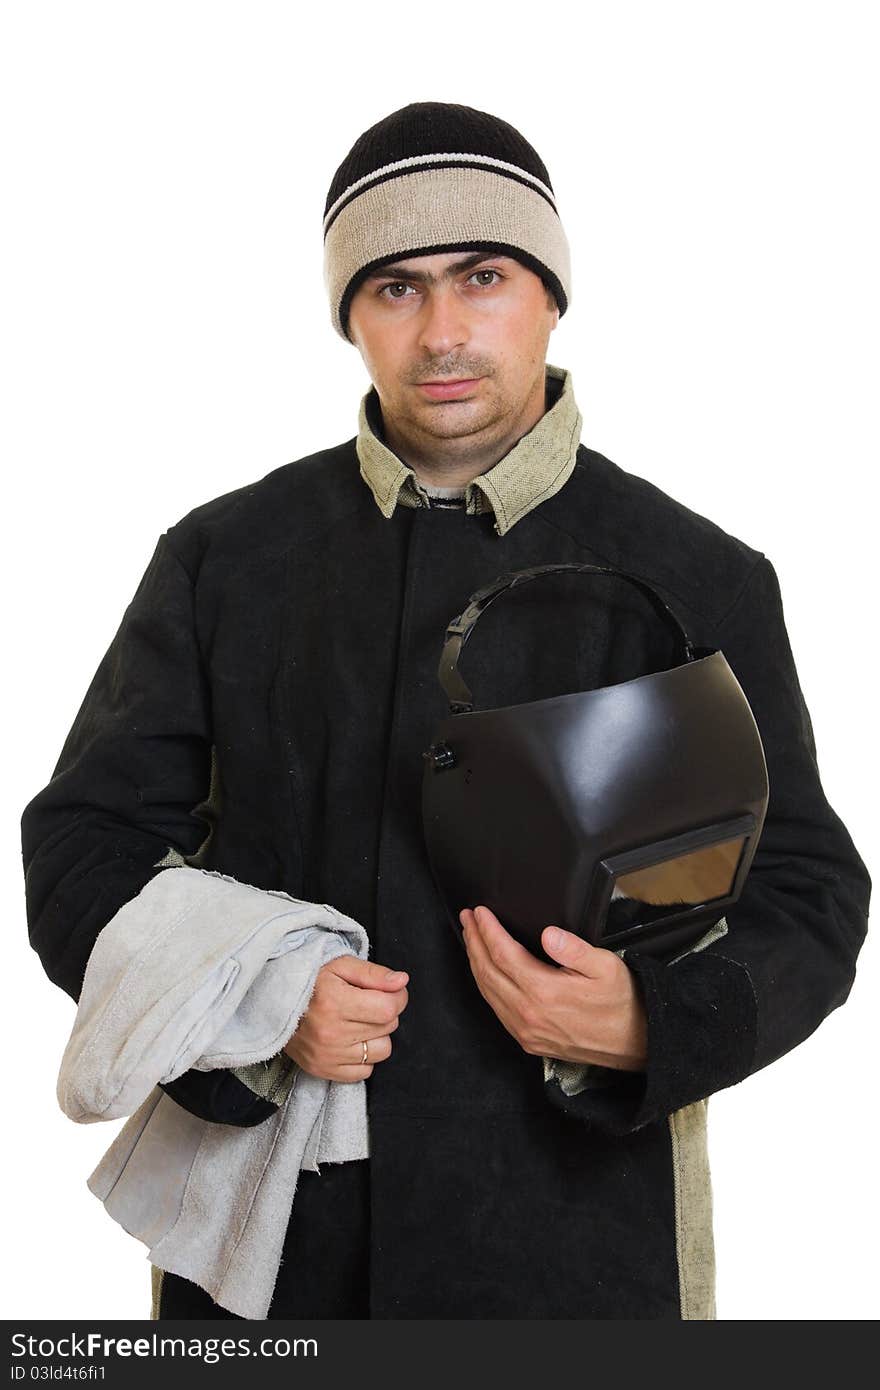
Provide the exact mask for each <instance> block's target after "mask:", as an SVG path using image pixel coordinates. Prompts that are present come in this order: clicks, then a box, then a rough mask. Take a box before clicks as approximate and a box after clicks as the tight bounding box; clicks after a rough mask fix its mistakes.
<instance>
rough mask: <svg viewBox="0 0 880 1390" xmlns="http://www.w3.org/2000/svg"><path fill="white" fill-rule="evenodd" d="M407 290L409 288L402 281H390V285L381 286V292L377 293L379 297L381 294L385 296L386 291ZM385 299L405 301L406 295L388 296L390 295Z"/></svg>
mask: <svg viewBox="0 0 880 1390" xmlns="http://www.w3.org/2000/svg"><path fill="white" fill-rule="evenodd" d="M409 288H410V287H409V285H407V284H406V283H405V282H404V281H403V280H392V281H391V283H390V284H388V285H383V286H382V288H381V290H380V291H379V293H380V295H381V294H385V291H386V290H398V289H403V290H407V289H409ZM387 298H388V299H405V298H406V295H405V294H390V295H388V296H387Z"/></svg>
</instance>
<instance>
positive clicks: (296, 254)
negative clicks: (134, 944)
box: [0, 0, 880, 1320]
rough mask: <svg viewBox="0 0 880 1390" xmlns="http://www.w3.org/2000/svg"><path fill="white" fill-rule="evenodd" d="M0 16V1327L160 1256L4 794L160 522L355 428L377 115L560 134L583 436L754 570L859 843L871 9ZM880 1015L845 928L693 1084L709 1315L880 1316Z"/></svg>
mask: <svg viewBox="0 0 880 1390" xmlns="http://www.w3.org/2000/svg"><path fill="white" fill-rule="evenodd" d="M304 12H305V14H306V15H308V14H315V13H317V14H319V16H321V15H322V16H323V18H321V17H319V18H318V20H317V23H314V27H303V26H304V22H305V24H306V25H307V26H308V24H309V22H310V21H309V20H308V19H306V20H305V21H304V20H303V14H304ZM4 16H5V17H4V21H3V30H4V32H3V34H2V44H0V51H2V54H3V56H2V59H0V65H2V67H0V102H2V110H0V116H2V129H3V131H4V136H5V139H4V149H3V171H2V172H3V190H4V193H5V194H6V198H5V200H4V201H5V202H6V211H5V213H4V218H3V223H4V225H3V229H2V233H0V235H2V236H3V240H4V243H5V245H4V247H3V254H2V266H3V272H4V287H3V313H2V317H3V326H2V354H3V356H2V363H0V367H2V382H3V388H4V395H5V396H6V405H5V407H4V413H3V425H2V428H3V462H4V465H5V467H4V493H5V496H4V501H5V504H6V506H5V518H6V521H5V527H4V532H5V535H4V541H5V543H4V546H3V563H4V566H5V567H6V578H5V596H6V605H5V607H6V620H5V633H4V643H3V645H4V649H5V655H6V658H7V664H6V679H5V683H4V687H3V699H4V705H5V709H4V719H3V728H4V733H5V738H4V744H5V756H4V778H3V785H4V791H3V827H2V828H3V834H2V838H0V844H2V852H3V880H2V891H3V908H4V921H5V928H6V932H5V938H4V953H5V958H4V966H5V969H4V972H3V973H4V977H5V982H6V986H7V989H6V998H5V1004H4V1008H3V1020H4V1025H5V1027H6V1028H7V1029H8V1037H7V1040H6V1043H5V1047H4V1053H3V1056H4V1073H5V1075H4V1082H3V1091H4V1099H3V1110H4V1116H5V1120H4V1128H5V1134H6V1138H5V1143H4V1146H3V1151H4V1173H3V1181H4V1199H5V1200H4V1207H5V1230H4V1237H5V1240H4V1247H5V1258H4V1261H3V1264H4V1276H5V1277H6V1278H7V1279H8V1288H7V1289H6V1292H5V1293H4V1296H3V1310H4V1315H5V1316H6V1317H7V1318H28V1319H37V1318H86V1317H91V1318H96V1317H144V1318H146V1317H148V1316H149V1266H148V1262H147V1260H146V1258H145V1249H144V1247H142V1246H141V1245H139V1244H138V1243H137V1242H136V1241H134V1240H133V1239H132V1238H131V1237H129V1236H127V1235H125V1234H124V1233H123V1232H122V1230H121V1229H120V1228H118V1227H117V1226H116V1225H115V1224H114V1223H113V1222H112V1221H111V1219H110V1218H109V1217H108V1216H107V1215H106V1213H105V1212H104V1211H103V1208H102V1207H101V1206H100V1204H99V1203H98V1202H97V1200H96V1199H95V1198H94V1197H93V1196H92V1195H91V1194H90V1193H89V1192H88V1190H87V1188H86V1185H85V1184H86V1178H87V1176H88V1174H89V1173H90V1172H91V1170H92V1168H93V1167H94V1165H95V1163H96V1162H97V1160H98V1158H99V1157H100V1155H101V1154H102V1153H103V1152H104V1151H105V1149H106V1148H107V1146H108V1145H109V1143H110V1140H111V1138H112V1136H113V1134H115V1132H116V1129H117V1128H118V1124H114V1125H96V1126H92V1127H77V1126H75V1125H73V1124H72V1123H71V1122H70V1121H69V1120H67V1119H66V1118H65V1117H64V1116H63V1115H62V1113H61V1111H60V1110H59V1109H58V1107H57V1103H56V1100H55V1092H54V1087H55V1078H56V1075H57V1069H58V1064H59V1061H60V1056H61V1052H62V1050H63V1047H64V1044H65V1042H66V1040H67V1036H68V1034H69V1031H70V1027H71V1024H72V1020H73V1012H74V1006H73V1003H72V1001H71V1000H70V999H69V998H68V997H67V996H66V995H64V994H62V993H61V992H60V991H59V990H57V989H56V988H55V987H54V986H53V985H51V984H50V983H49V981H48V980H47V978H46V977H45V976H44V974H43V973H42V968H41V966H40V963H39V961H38V959H37V957H36V955H35V954H34V953H33V952H32V951H31V950H30V948H29V947H28V945H27V934H26V921H25V913H24V890H23V878H22V874H21V858H20V848H19V847H20V839H19V824H18V822H19V817H20V814H21V811H22V809H23V807H24V805H25V803H26V801H28V800H29V799H30V797H31V796H33V795H34V794H35V793H36V792H37V791H38V790H40V789H41V788H42V786H43V785H44V784H45V783H46V781H48V779H49V777H50V775H51V773H52V770H53V767H54V764H55V761H56V758H57V756H58V754H59V752H60V749H61V745H62V743H63V740H64V737H65V735H66V733H67V730H68V729H69V727H70V725H71V723H72V721H73V718H74V716H75V714H76V712H77V709H78V708H79V704H80V702H81V700H82V697H83V695H84V693H85V690H86V687H87V685H88V683H89V681H90V679H91V676H92V674H93V672H94V670H95V668H96V666H97V664H98V662H99V660H100V658H101V656H102V654H103V652H104V650H105V649H106V647H107V645H108V644H109V642H110V639H111V638H112V636H113V634H114V632H115V630H116V628H117V626H118V623H119V621H120V619H121V617H122V613H123V610H124V608H125V606H126V604H127V602H128V600H129V598H130V597H131V595H132V593H133V592H134V588H135V585H136V583H137V581H138V579H139V578H140V575H141V574H142V572H143V570H144V568H145V566H146V563H147V560H148V559H149V557H150V554H151V553H152V550H153V547H154V545H155V541H156V538H157V537H158V535H159V533H160V532H161V531H162V530H164V529H165V528H166V527H167V526H169V525H171V524H172V523H173V522H174V521H176V520H178V519H179V518H180V517H181V516H183V515H184V514H185V513H186V512H187V511H188V510H189V509H190V508H192V507H194V506H196V505H197V504H199V503H200V502H203V501H206V500H208V498H211V497H215V496H217V495H219V494H221V493H224V492H226V491H229V490H230V489H232V488H236V487H239V486H242V485H243V484H245V483H248V482H251V481H254V480H256V479H259V478H260V477H262V476H263V475H264V474H265V473H267V472H269V471H270V470H271V469H273V468H276V467H278V466H279V465H281V464H284V463H287V462H288V461H290V460H292V459H296V458H299V457H302V456H303V455H305V454H308V453H309V452H311V451H313V450H315V449H319V448H323V447H326V446H328V445H331V444H336V443H339V442H341V441H343V440H345V439H348V438H350V437H351V436H352V435H353V434H354V433H355V431H356V423H357V418H356V417H357V406H358V402H359V399H360V397H361V395H362V394H363V393H364V391H365V390H366V389H367V388H368V387H369V384H370V383H369V379H368V378H367V375H366V370H365V368H364V366H363V364H362V362H361V359H360V357H359V356H358V353H357V350H356V349H355V348H354V347H352V346H350V345H346V344H344V343H343V342H342V340H341V339H340V338H338V337H337V336H336V335H335V334H334V332H333V330H332V328H331V326H330V320H329V311H328V307H327V303H326V299H325V292H324V287H323V280H322V266H321V255H322V241H321V220H322V215H323V208H324V201H325V197H326V193H327V189H328V187H329V183H330V180H331V178H332V175H333V173H334V171H335V169H336V167H337V165H338V164H339V163H340V161H341V160H342V158H343V157H344V155H345V154H346V152H347V151H348V149H349V148H350V146H351V145H352V143H353V142H354V140H355V139H356V138H357V136H358V135H359V134H360V133H361V131H363V130H365V129H366V128H367V127H368V126H370V125H372V124H373V123H374V122H375V121H377V120H379V119H380V118H382V117H383V116H385V115H387V114H388V113H389V112H391V111H393V110H395V109H396V108H398V107H400V106H402V105H404V104H406V103H407V102H410V101H418V100H435V101H455V102H461V103H464V104H467V105H471V106H476V107H479V108H480V109H482V110H487V111H491V112H493V113H494V114H496V115H499V116H502V117H503V118H504V119H506V120H508V121H510V122H512V123H513V124H514V125H515V126H517V127H518V128H519V129H520V130H521V131H522V132H523V134H524V135H525V136H526V138H527V139H529V140H530V141H531V142H532V143H533V144H534V145H535V147H536V148H537V150H538V151H539V152H540V154H541V155H542V157H543V159H544V160H545V163H546V164H547V166H548V168H549V171H550V176H551V179H552V182H553V185H554V188H555V190H556V193H557V198H558V203H559V208H560V213H561V217H562V220H563V224H564V226H565V228H566V231H567V234H568V237H569V240H570V243H571V248H572V257H573V297H572V303H571V307H570V309H569V312H568V314H567V315H566V316H565V318H564V319H563V320H562V323H561V325H560V327H559V328H558V329H557V331H556V333H555V334H554V335H553V337H552V338H551V341H550V351H549V360H550V361H551V362H554V363H557V364H560V365H563V366H566V367H568V368H569V369H570V370H571V372H572V376H573V381H574V387H575V393H576V397H577V400H578V403H579V405H580V408H581V410H582V412H583V416H584V427H583V436H582V437H583V440H584V442H585V443H586V444H588V445H589V446H591V447H593V448H595V449H598V450H600V451H601V452H603V453H605V454H607V455H608V456H609V457H610V458H612V459H613V460H614V461H615V462H616V463H618V464H619V465H620V466H621V467H623V468H625V469H627V470H629V471H630V472H634V473H637V474H640V475H642V476H644V477H646V478H649V479H650V480H651V481H652V482H654V483H656V484H657V485H658V486H660V487H661V488H663V489H664V490H665V491H666V492H668V493H670V494H671V495H672V496H673V497H676V498H678V499H679V500H680V501H682V502H684V503H685V504H686V505H687V506H688V507H690V508H691V509H692V510H694V511H697V512H700V513H702V514H704V515H706V516H708V517H710V518H711V519H712V520H713V521H715V522H717V523H718V524H720V525H721V526H722V527H723V528H724V529H725V530H727V531H728V532H730V533H732V534H733V535H735V536H738V537H740V538H741V539H743V540H745V541H746V542H747V543H748V544H749V545H751V546H754V547H755V548H757V549H759V550H763V551H764V552H765V553H766V554H767V555H768V556H769V558H770V559H771V561H772V562H773V564H774V566H775V568H776V570H777V573H778V575H779V579H780V583H781V586H782V593H783V600H784V603H785V611H786V618H787V624H788V630H789V634H790V638H791V642H792V647H793V650H794V654H795V659H796V662H797V665H798V670H799V673H800V677H801V683H802V686H803V690H804V694H805V697H806V700H807V704H808V706H809V709H810V712H811V715H812V719H813V724H814V729H815V734H816V741H817V746H818V755H819V765H820V770H821V773H822V779H823V785H824V787H825V791H826V794H827V796H828V798H829V800H830V802H831V804H832V806H834V808H835V809H836V810H837V812H838V814H839V815H840V816H841V817H842V819H843V820H844V822H845V823H846V825H847V827H848V829H849V830H850V833H851V835H852V837H853V840H854V841H855V843H856V846H857V848H858V849H859V851H860V853H861V854H862V856H863V858H864V859H865V860H866V862H867V864H868V867H869V869H871V868H872V864H876V862H877V855H876V849H877V845H876V836H875V830H874V827H875V823H876V809H875V803H876V788H875V787H874V786H873V785H872V779H874V780H875V779H876V774H877V767H876V760H875V756H874V749H875V747H876V743H877V723H876V701H877V693H876V662H875V650H876V642H877V601H876V586H875V573H876V559H877V556H876V549H877V538H876V525H875V517H874V512H873V485H874V482H875V474H876V471H877V463H878V425H877V372H878V348H877V342H878V337H877V323H878V312H880V296H878V270H877V246H878V245H880V226H878V216H877V179H876V154H877V116H878V110H877V97H876V89H877V84H876V71H877V62H878V43H877V10H876V7H874V6H872V5H870V4H865V5H860V4H854V3H841V0H836V3H834V4H831V3H823V4H810V3H790V4H786V3H778V2H777V3H774V2H773V0H761V3H758V4H756V3H743V0H738V3H736V4H733V3H722V4H719V3H663V4H659V5H658V4H653V3H651V4H648V3H619V4H616V5H610V4H590V3H586V4H585V3H580V4H578V5H573V4H570V5H566V4H556V5H554V6H552V7H545V8H538V7H528V8H522V9H520V8H519V7H518V6H516V5H510V4H507V5H504V6H501V7H497V8H490V9H489V10H484V9H483V8H482V7H474V8H473V9H470V8H469V7H464V8H462V7H450V8H449V9H448V10H446V11H444V10H442V9H440V10H438V9H436V7H429V8H428V9H426V8H425V7H417V6H391V5H388V4H382V3H373V4H372V5H370V6H369V7H364V8H363V9H362V10H360V11H359V13H358V14H357V15H349V14H347V13H346V14H343V12H342V11H340V10H338V9H337V8H335V7H330V6H325V7H323V8H322V7H311V6H309V7H301V6H299V5H297V4H293V3H290V4H277V3H260V4H244V3H240V4H228V3H218V0H212V3H210V4H208V3H194V2H193V0H174V3H167V2H166V0H151V3H149V4H146V3H118V2H117V3H108V4H96V3H86V2H85V0H80V2H79V3H78V4H76V5H68V4H47V3H38V2H37V3H35V0H30V2H29V3H19V4H17V5H16V4H10V5H7V6H6V7H5V10H4ZM312 22H314V21H312ZM645 543H646V545H649V544H650V537H645ZM758 636H760V635H759V634H758ZM872 813H873V814H872ZM878 1007H880V994H878V982H877V952H876V945H875V944H874V943H871V942H869V944H868V945H867V946H866V947H865V949H864V951H863V954H862V957H861V959H860V965H859V974H858V978H857V980H856V984H855V986H854V989H853V992H852V994H851V996H850V999H849V1001H848V1002H847V1004H846V1005H845V1006H844V1008H842V1009H840V1010H838V1011H837V1012H836V1013H835V1014H833V1015H832V1016H831V1017H830V1018H829V1019H828V1020H827V1021H826V1022H825V1023H824V1024H823V1025H822V1027H821V1028H820V1029H819V1031H818V1032H817V1033H816V1034H814V1035H813V1037H811V1038H810V1039H809V1040H808V1041H807V1042H805V1043H804V1044H803V1045H802V1046H801V1047H799V1048H798V1049H797V1050H796V1051H795V1052H793V1053H791V1054H790V1055H789V1056H788V1057H786V1058H784V1059H782V1060H781V1061H780V1062H778V1063H776V1064H775V1065H773V1066H772V1067H770V1068H768V1069H767V1070H766V1071H764V1072H763V1073H761V1074H759V1075H756V1076H754V1077H752V1078H750V1079H748V1080H747V1081H746V1082H744V1083H743V1084H742V1085H740V1086H738V1087H736V1088H735V1089H733V1090H731V1091H727V1092H723V1093H721V1094H719V1095H718V1096H717V1097H715V1098H713V1100H712V1102H711V1104H710V1145H711V1157H712V1164H713V1179H714V1189H715V1201H716V1243H717V1254H718V1315H719V1318H720V1319H725V1320H731V1319H774V1320H775V1319H867V1318H873V1317H875V1316H876V1314H877V1301H876V1294H875V1292H874V1290H873V1288H872V1285H873V1279H874V1274H875V1268H876V1265H875V1258H874V1250H875V1247H876V1241H877V1228H876V1207H875V1203H874V1192H875V1189H876V1185H877V1183H876V1134H875V1120H874V1114H875V1112H876V1103H875V1097H876V1089H877V1062H876V1043H875V1039H876V1029H875V1027H874V1023H875V1018H876V1014H877V1010H878ZM118 1123H121V1122H118Z"/></svg>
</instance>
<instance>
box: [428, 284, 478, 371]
mask: <svg viewBox="0 0 880 1390" xmlns="http://www.w3.org/2000/svg"><path fill="white" fill-rule="evenodd" d="M469 337H470V327H469V325H468V315H467V309H466V306H465V305H464V304H462V303H461V300H460V299H459V298H458V296H457V295H456V294H455V292H454V291H453V290H440V291H438V292H437V293H436V294H432V295H429V296H428V299H427V303H426V305H425V309H424V313H423V322H422V325H421V332H420V334H419V345H420V346H421V347H424V348H425V349H426V350H427V351H428V352H429V353H430V354H431V356H432V357H443V356H444V355H445V354H446V353H449V352H453V351H454V350H455V348H458V347H461V346H462V345H463V344H465V343H466V342H467V341H468V339H469Z"/></svg>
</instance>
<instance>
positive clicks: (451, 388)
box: [419, 376, 483, 401]
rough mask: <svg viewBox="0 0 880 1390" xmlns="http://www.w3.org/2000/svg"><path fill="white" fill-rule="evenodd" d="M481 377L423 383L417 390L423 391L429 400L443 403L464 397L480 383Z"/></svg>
mask: <svg viewBox="0 0 880 1390" xmlns="http://www.w3.org/2000/svg"><path fill="white" fill-rule="evenodd" d="M482 379H483V378H482V377H479V376H472V377H463V378H460V379H459V380H457V381H453V380H444V381H423V382H420V383H419V390H420V391H424V393H425V395H426V396H428V397H430V399H431V400H436V401H444V400H451V399H454V398H455V397H457V396H466V395H468V393H469V392H471V391H472V390H473V389H474V387H475V386H477V385H478V384H479V383H480V382H481V381H482Z"/></svg>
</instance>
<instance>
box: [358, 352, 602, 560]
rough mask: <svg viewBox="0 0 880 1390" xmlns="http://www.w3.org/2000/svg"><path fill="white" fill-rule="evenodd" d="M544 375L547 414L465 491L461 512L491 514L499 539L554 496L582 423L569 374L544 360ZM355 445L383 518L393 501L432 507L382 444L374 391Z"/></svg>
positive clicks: (573, 453)
mask: <svg viewBox="0 0 880 1390" xmlns="http://www.w3.org/2000/svg"><path fill="white" fill-rule="evenodd" d="M546 374H547V394H548V399H549V400H550V402H551V404H550V408H549V410H546V411H545V412H544V414H543V415H542V416H541V418H540V420H539V421H538V422H537V424H536V425H534V426H533V427H532V429H530V430H529V431H528V433H527V434H524V435H523V437H522V439H520V440H518V442H517V443H516V444H514V446H513V448H512V449H511V450H510V452H509V453H507V454H505V456H504V458H502V459H499V460H498V462H497V463H496V464H494V466H493V467H492V468H490V469H488V471H487V472H486V473H481V474H480V476H479V477H477V478H474V479H472V481H471V482H469V483H468V485H467V487H466V488H465V494H464V496H465V510H466V511H467V512H468V513H469V514H471V515H476V514H479V513H481V512H494V514H495V530H496V531H497V532H498V534H499V536H503V535H504V533H505V532H506V531H509V530H510V528H511V526H513V525H514V524H515V523H516V522H517V521H519V519H520V517H523V516H525V515H526V513H527V512H529V511H531V509H532V507H536V506H538V504H539V503H540V502H544V501H546V499H547V498H548V497H552V496H553V494H554V493H555V492H558V491H559V489H560V488H561V487H562V486H563V484H565V483H566V482H567V481H568V479H569V477H570V476H571V473H572V471H573V469H574V465H575V460H576V457H577V450H578V445H579V443H580V437H581V425H582V423H583V420H582V417H581V413H580V411H579V410H578V407H577V403H576V401H575V398H574V389H573V387H572V380H571V373H570V372H569V371H567V370H566V369H565V368H564V367H552V366H551V365H550V363H549V362H548V363H547V364H546ZM356 447H357V454H358V458H359V460H360V466H361V467H360V471H361V477H362V478H363V479H364V482H365V483H366V484H367V485H368V487H369V488H370V491H371V492H372V494H373V497H374V498H375V499H376V505H377V506H378V508H379V510H380V511H381V513H382V515H383V516H385V517H390V516H391V515H392V513H393V511H394V508H395V507H396V506H397V504H398V503H400V504H401V505H402V506H406V507H428V506H430V505H431V503H430V498H429V496H428V493H427V492H426V491H425V489H424V488H423V487H421V486H420V484H419V483H418V481H417V480H416V476H415V473H414V472H413V470H412V469H411V468H410V467H408V465H407V464H405V463H404V462H403V460H402V459H400V458H399V457H398V455H397V454H395V453H394V452H393V451H392V450H391V449H389V447H388V445H387V444H386V443H385V440H384V437H383V433H382V412H381V409H380V406H379V397H378V394H377V392H376V389H375V387H371V388H370V390H369V391H368V392H367V394H366V395H365V396H364V397H363V399H362V400H361V404H360V410H359V413H358V435H357V445H356Z"/></svg>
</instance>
